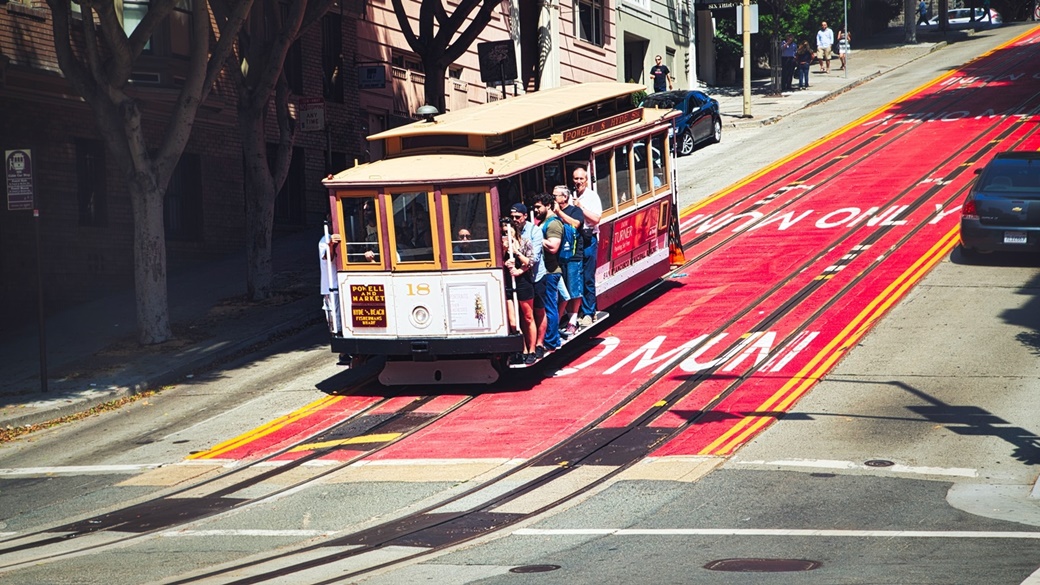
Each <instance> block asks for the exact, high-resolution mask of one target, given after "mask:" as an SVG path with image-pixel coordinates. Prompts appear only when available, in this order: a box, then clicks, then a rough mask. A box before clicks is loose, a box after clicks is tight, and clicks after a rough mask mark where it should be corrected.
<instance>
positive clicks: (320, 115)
mask: <svg viewBox="0 0 1040 585" xmlns="http://www.w3.org/2000/svg"><path fill="white" fill-rule="evenodd" d="M324 129H325V99H324V98H300V130H302V131H304V132H320V131H322V130H324Z"/></svg>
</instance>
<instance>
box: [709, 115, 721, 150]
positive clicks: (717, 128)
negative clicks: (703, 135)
mask: <svg viewBox="0 0 1040 585" xmlns="http://www.w3.org/2000/svg"><path fill="white" fill-rule="evenodd" d="M720 142H722V120H720V119H718V118H715V119H714V120H712V132H711V143H712V144H718V143H720Z"/></svg>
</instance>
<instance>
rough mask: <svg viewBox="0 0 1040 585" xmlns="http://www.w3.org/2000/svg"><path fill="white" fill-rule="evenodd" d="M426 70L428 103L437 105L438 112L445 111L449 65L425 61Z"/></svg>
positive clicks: (424, 67)
mask: <svg viewBox="0 0 1040 585" xmlns="http://www.w3.org/2000/svg"><path fill="white" fill-rule="evenodd" d="M423 69H425V70H426V85H425V86H424V89H425V91H426V103H427V104H428V105H431V106H435V107H436V108H437V111H438V112H441V113H442V114H443V113H444V108H445V100H444V85H445V84H444V78H445V77H446V76H447V74H448V67H447V66H446V65H441V64H439V63H430V64H427V63H423Z"/></svg>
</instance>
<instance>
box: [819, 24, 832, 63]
mask: <svg viewBox="0 0 1040 585" xmlns="http://www.w3.org/2000/svg"><path fill="white" fill-rule="evenodd" d="M833 46H834V31H832V30H831V29H829V28H827V23H826V22H821V23H820V30H818V31H816V52H817V55H816V57H817V58H818V59H819V60H820V73H830V72H831V56H832V53H831V48H832V47H833Z"/></svg>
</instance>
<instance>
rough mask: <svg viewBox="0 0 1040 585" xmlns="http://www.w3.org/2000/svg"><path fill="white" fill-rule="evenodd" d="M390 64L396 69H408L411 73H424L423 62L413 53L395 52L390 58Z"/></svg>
mask: <svg viewBox="0 0 1040 585" xmlns="http://www.w3.org/2000/svg"><path fill="white" fill-rule="evenodd" d="M390 63H391V64H393V66H394V67H400V68H401V69H407V70H409V71H416V72H418V73H423V64H422V60H421V59H419V56H418V55H415V54H413V53H399V52H394V54H393V55H392V56H391V57H390Z"/></svg>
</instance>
